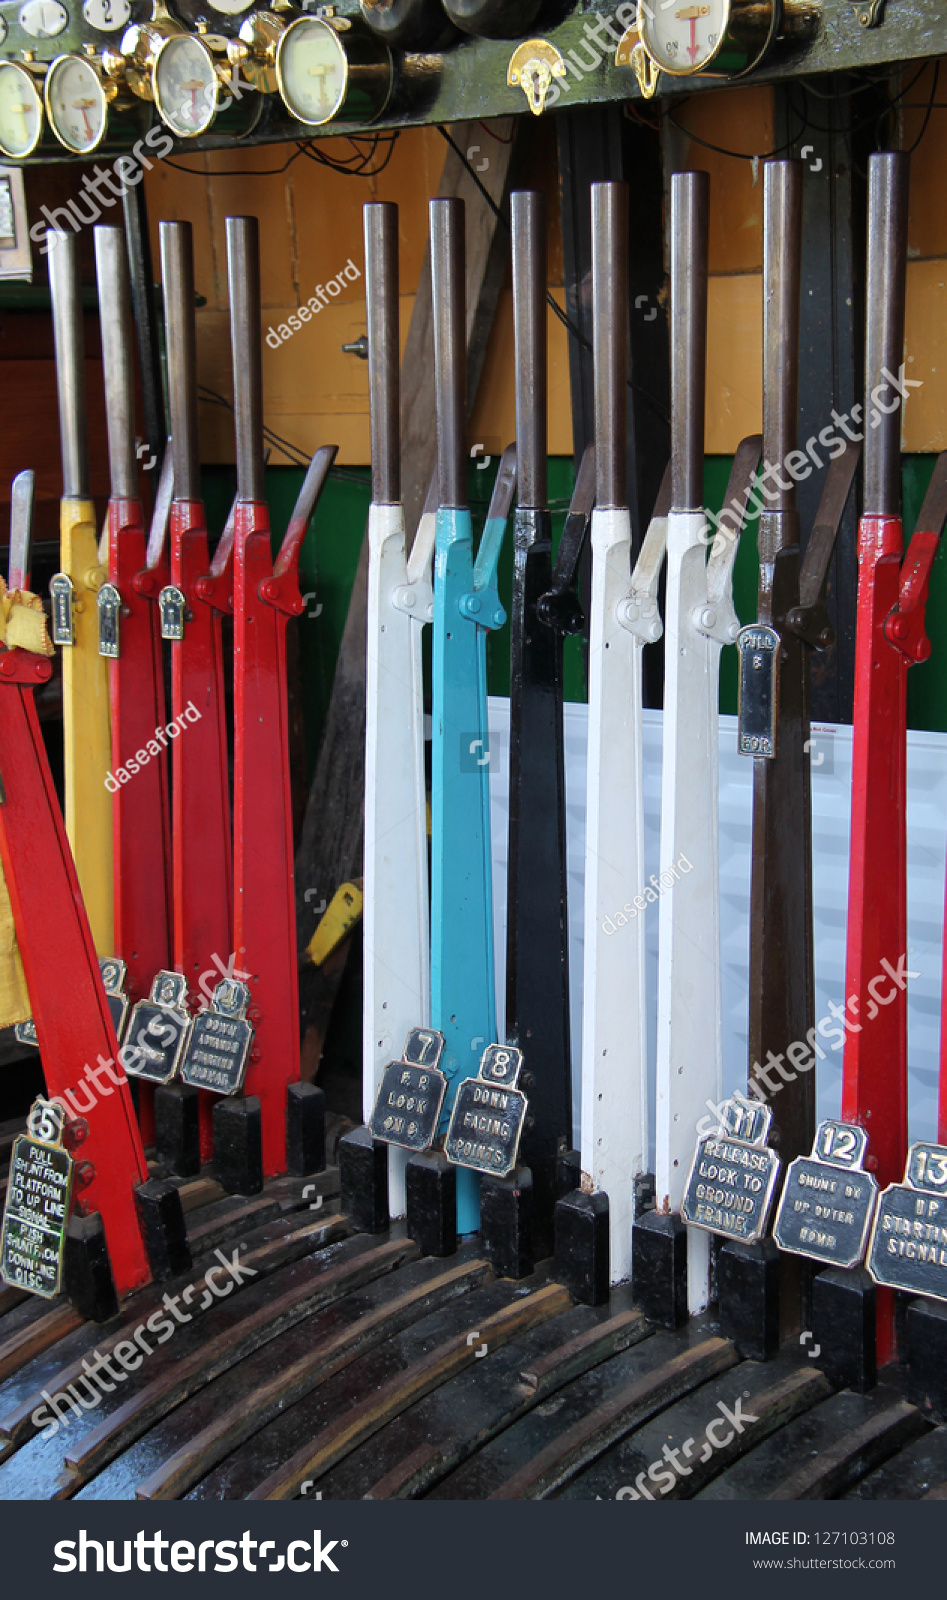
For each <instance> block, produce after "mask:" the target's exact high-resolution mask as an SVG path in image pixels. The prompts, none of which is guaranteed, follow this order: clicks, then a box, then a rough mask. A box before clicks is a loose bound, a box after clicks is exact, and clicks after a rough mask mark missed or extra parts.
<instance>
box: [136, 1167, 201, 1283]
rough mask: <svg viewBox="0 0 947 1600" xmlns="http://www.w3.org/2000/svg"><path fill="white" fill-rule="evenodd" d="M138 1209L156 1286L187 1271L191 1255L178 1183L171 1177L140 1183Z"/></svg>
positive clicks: (137, 1196) (137, 1193) (137, 1192)
mask: <svg viewBox="0 0 947 1600" xmlns="http://www.w3.org/2000/svg"><path fill="white" fill-rule="evenodd" d="M135 1210H136V1212H137V1213H138V1225H139V1227H140V1228H141V1234H142V1238H143V1239H144V1241H145V1249H146V1250H147V1252H148V1261H149V1263H150V1266H151V1275H152V1277H153V1278H154V1280H155V1283H165V1282H166V1281H167V1279H168V1278H173V1277H174V1275H175V1273H178V1272H187V1270H188V1268H189V1267H190V1265H191V1252H190V1249H189V1247H188V1242H187V1224H186V1222H185V1220H184V1208H183V1206H182V1205H181V1191H180V1189H179V1188H178V1186H177V1184H176V1183H173V1182H172V1181H171V1179H169V1178H149V1179H148V1181H147V1182H146V1183H139V1184H138V1185H137V1187H136V1189H135Z"/></svg>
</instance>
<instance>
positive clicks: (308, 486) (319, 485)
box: [273, 444, 339, 578]
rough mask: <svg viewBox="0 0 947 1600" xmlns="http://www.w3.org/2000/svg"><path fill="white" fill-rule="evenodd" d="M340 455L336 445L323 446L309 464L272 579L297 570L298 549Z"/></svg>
mask: <svg viewBox="0 0 947 1600" xmlns="http://www.w3.org/2000/svg"><path fill="white" fill-rule="evenodd" d="M338 453H339V447H338V445H337V444H325V445H323V446H322V448H321V449H320V450H317V451H316V453H315V455H314V456H313V458H312V460H311V461H310V463H309V470H308V472H307V473H306V476H305V479H304V481H303V486H302V488H301V489H300V491H299V495H298V497H297V500H296V504H295V506H294V507H293V514H292V516H291V517H290V519H289V525H288V527H287V529H286V532H285V534H284V535H283V542H282V544H281V545H280V551H279V555H278V556H277V558H276V565H275V566H274V568H273V577H274V578H283V577H286V576H287V575H289V574H292V575H293V576H295V573H296V566H297V563H298V561H299V549H300V546H301V544H302V542H303V540H304V539H305V537H306V529H307V528H308V526H309V519H310V517H311V516H312V513H313V511H314V510H315V508H316V502H317V501H318V499H319V496H320V495H321V493H322V491H323V489H324V488H325V483H326V479H327V478H328V476H329V468H330V467H331V466H332V463H333V461H334V460H335V458H336V456H337V455H338Z"/></svg>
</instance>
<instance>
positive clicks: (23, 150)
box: [0, 61, 43, 157]
mask: <svg viewBox="0 0 947 1600" xmlns="http://www.w3.org/2000/svg"><path fill="white" fill-rule="evenodd" d="M42 127H43V107H42V102H41V101H40V97H39V95H38V94H37V92H36V88H35V86H34V84H33V80H32V78H31V77H30V75H29V73H28V72H25V71H24V70H23V68H22V67H19V66H17V64H16V62H15V61H0V150H2V151H3V153H4V155H7V156H17V157H19V156H28V155H29V154H30V153H31V151H33V150H35V148H36V146H37V144H38V143H39V136H40V133H41V131H42Z"/></svg>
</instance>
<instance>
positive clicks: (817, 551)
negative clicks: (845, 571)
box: [787, 443, 861, 650]
mask: <svg viewBox="0 0 947 1600" xmlns="http://www.w3.org/2000/svg"><path fill="white" fill-rule="evenodd" d="M860 455H861V445H860V444H854V443H852V444H847V445H846V446H845V449H844V450H843V451H842V454H841V455H839V456H836V458H835V460H834V461H833V462H832V463H831V465H830V466H829V470H828V472H827V473H826V477H825V485H824V487H823V490H822V498H821V499H820V501H819V509H818V511H817V512H816V518H815V525H814V527H813V529H812V532H811V534H810V535H809V543H808V544H807V546H806V553H805V556H804V558H803V562H802V568H801V570H800V573H799V604H798V606H793V608H792V610H791V611H790V613H789V616H788V618H787V622H788V624H789V627H790V628H791V629H792V631H793V633H797V634H798V635H799V637H800V639H805V641H806V644H810V645H811V646H812V648H813V650H825V649H826V648H827V647H828V646H829V645H830V644H831V643H832V641H833V639H834V638H835V634H834V632H833V629H832V624H831V623H830V621H829V614H828V611H827V610H826V606H825V582H826V578H827V576H828V570H829V561H830V559H831V556H832V551H833V549H834V546H835V540H836V537H837V535H838V530H839V524H840V523H841V520H842V513H843V512H844V510H845V507H846V505H847V503H848V497H849V495H850V494H851V491H852V484H853V483H854V481H855V470H856V468H857V466H858V461H859V457H860Z"/></svg>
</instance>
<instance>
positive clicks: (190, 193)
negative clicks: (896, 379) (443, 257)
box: [3, 68, 947, 488]
mask: <svg viewBox="0 0 947 1600" xmlns="http://www.w3.org/2000/svg"><path fill="white" fill-rule="evenodd" d="M931 71H932V68H929V69H928V71H927V72H926V73H925V74H924V75H923V76H922V78H921V79H920V81H919V82H918V84H917V85H916V87H915V89H914V90H912V92H911V95H910V97H909V100H910V102H911V104H914V103H921V104H924V103H925V102H926V100H927V98H928V95H929V93H930V72H931ZM922 117H923V112H922V111H920V110H907V111H905V113H904V134H905V142H906V143H908V144H909V143H911V142H912V140H913V139H914V138H915V137H916V135H917V133H918V132H919V131H920V124H921V120H922ZM679 120H680V122H681V124H682V125H683V126H684V127H685V128H686V129H687V130H688V131H689V132H691V133H693V134H696V135H697V136H698V137H699V138H702V139H706V140H709V141H710V142H711V143H713V144H718V145H721V146H723V147H725V148H727V149H733V150H741V151H745V152H746V153H747V154H752V153H753V152H754V151H766V150H769V149H771V148H772V145H773V115H772V94H771V91H770V90H768V89H765V88H759V89H755V88H742V89H731V90H724V91H721V92H720V93H715V94H704V95H695V96H693V97H692V98H691V99H690V100H689V101H688V103H687V105H686V106H685V107H684V108H683V109H682V110H681V112H680V118H679ZM675 138H676V140H677V151H676V156H677V159H678V161H679V164H681V165H684V166H695V167H698V166H699V167H704V168H706V169H707V170H708V171H709V172H710V174H711V182H712V222H711V249H710V267H711V285H710V322H709V348H708V396H707V450H708V453H710V454H728V453H730V452H731V451H732V450H733V449H734V447H735V445H736V443H737V442H738V440H739V439H740V438H741V437H743V435H744V434H746V433H748V432H751V431H753V429H755V428H758V427H759V426H760V413H761V378H762V371H761V367H762V363H761V287H760V285H761V278H760V272H761V257H762V181H761V176H760V175H757V178H756V181H755V182H754V173H753V168H752V164H751V163H750V162H749V161H736V160H733V159H732V158H731V157H727V156H723V155H719V154H716V153H715V152H713V151H711V150H708V149H706V148H705V147H704V146H703V145H700V144H697V143H696V142H692V141H689V140H687V139H686V137H685V135H684V134H678V135H675ZM490 145H491V135H490V133H489V132H488V131H487V130H486V129H485V130H484V132H483V137H482V141H481V143H480V147H479V148H476V149H474V151H473V154H472V157H471V159H472V160H473V162H474V164H475V165H477V164H478V163H480V162H482V161H484V160H489V159H490ZM549 146H550V150H551V149H552V147H553V146H552V141H551V140H550V141H549ZM322 148H324V149H325V150H326V152H327V153H328V154H330V155H333V156H335V158H336V159H340V158H344V157H349V156H351V154H352V147H351V145H350V144H349V143H348V141H346V140H343V139H338V140H331V141H328V142H326V143H325V144H324V146H322ZM444 150H445V145H444V141H443V140H442V138H441V137H440V135H439V134H438V132H437V130H436V129H433V128H425V129H412V130H408V131H406V132H405V133H403V134H402V135H401V137H400V139H399V140H398V142H397V144H396V146H395V149H394V151H393V153H392V157H391V160H390V162H389V163H388V165H387V166H386V168H385V170H384V171H383V172H382V173H381V174H380V175H379V176H377V177H375V178H364V179H356V178H352V177H343V176H341V175H339V174H338V173H335V172H332V171H330V170H328V169H327V168H326V167H324V166H322V165H320V164H318V163H317V162H315V161H313V160H311V159H309V158H307V157H306V156H304V155H300V156H298V157H297V158H296V159H295V160H293V162H292V164H291V165H290V166H289V167H288V168H287V169H286V171H285V172H283V173H279V172H276V171H274V169H275V168H278V167H279V166H280V165H281V163H282V162H283V161H285V160H286V159H287V157H288V156H289V155H291V154H292V152H291V149H290V148H289V147H285V146H279V147H264V148H261V149H243V150H234V151H232V152H226V153H224V152H215V153H213V154H210V155H203V156H202V155H196V154H195V155H193V156H189V157H184V156H182V157H177V158H175V161H174V165H172V163H171V162H168V161H165V162H162V163H158V164H157V165H156V166H155V167H154V168H153V170H152V171H151V172H150V173H149V174H148V177H147V180H146V183H147V196H148V205H149V212H150V216H151V220H152V227H153V229H154V232H155V239H154V249H155V259H156V261H157V222H158V219H159V218H161V217H172V218H176V217H186V218H188V219H189V220H190V221H191V222H192V224H193V226H194V236H195V256H196V280H197V288H198V291H199V293H200V294H201V295H203V296H204V297H205V298H206V301H207V304H206V305H205V306H204V307H202V308H201V310H200V311H199V313H198V347H199V364H200V378H201V381H202V383H204V384H206V385H208V386H209V387H210V388H212V389H215V390H217V391H218V392H220V393H222V394H224V395H226V396H227V397H230V396H231V395H232V392H233V389H232V379H231V372H230V346H229V329H228V318H227V303H228V301H227V283H226V256H225V250H224V218H225V216H226V215H227V214H228V212H251V213H253V214H255V215H257V216H258V217H259V218H260V221H261V235H262V247H263V263H262V268H263V274H262V275H263V294H264V304H265V315H264V327H265V328H268V327H270V326H272V327H274V328H278V327H279V325H280V324H281V323H285V320H286V317H287V316H288V314H289V313H290V312H291V311H293V310H295V308H296V306H297V305H298V304H299V303H300V302H304V301H306V300H307V299H308V298H309V296H310V295H311V294H313V292H314V290H315V287H316V285H317V284H319V283H322V284H325V283H326V281H327V280H328V279H329V278H335V277H337V276H338V274H339V273H340V271H341V270H342V269H343V268H344V267H345V266H346V263H347V262H350V261H351V262H352V263H353V264H354V265H355V266H356V267H357V268H358V269H359V272H361V271H362V265H363V263H362V244H361V207H362V203H363V201H364V200H366V199H368V198H377V199H388V200H394V201H396V202H397V203H398V205H399V207H400V212H401V287H402V319H401V321H402V334H403V335H404V334H405V333H406V331H407V327H408V322H409V318H410V312H411V306H412V304H413V297H414V291H415V288H416V286H417V281H418V277H419V274H420V271H421V266H422V262H423V258H424V242H425V237H426V230H427V199H428V196H429V195H431V194H433V193H436V191H437V184H438V178H439V175H440V170H441V166H442V164H443V158H444ZM535 181H537V182H538V183H540V184H541V186H542V187H543V188H544V190H545V191H546V193H547V196H548V199H549V206H550V231H551V241H550V242H551V246H552V248H551V250H550V272H549V276H550V287H551V289H552V291H553V293H554V294H556V295H557V298H558V299H559V301H560V303H561V301H562V294H561V284H562V258H561V250H560V248H559V238H558V209H557V208H558V191H557V182H556V173H555V165H554V160H553V159H552V157H551V156H549V157H548V158H544V160H543V162H542V163H541V168H540V169H539V170H537V173H536V179H535ZM806 181H807V182H813V183H817V182H819V181H820V180H819V175H818V174H811V175H810V176H808V177H807V180H806ZM945 193H947V116H945V114H944V112H943V111H942V110H939V109H938V110H935V111H934V112H933V114H932V117H931V120H930V125H929V127H928V129H927V132H926V134H925V137H924V138H923V140H922V142H921V144H920V146H919V148H918V150H917V151H916V153H915V155H914V157H913V160H912V180H911V222H910V242H909V256H910V261H909V266H908V305H907V334H906V360H907V363H908V371H909V375H910V376H912V377H915V378H919V379H921V380H922V382H923V387H922V388H921V389H919V390H916V391H915V392H914V395H913V396H912V399H911V403H910V405H909V406H907V407H906V409H905V413H904V447H905V449H906V450H909V451H917V452H925V451H935V450H941V449H944V448H945V447H947V208H945V206H944V203H943V196H944V194H945ZM632 199H633V197H632ZM5 321H7V322H9V321H10V319H5ZM21 328H22V330H23V331H24V332H25V331H26V326H25V320H24V322H23V324H21ZM364 331H365V305H364V280H363V278H361V277H360V278H359V279H356V280H354V281H352V279H351V274H350V277H349V280H348V281H345V284H344V289H343V290H342V292H341V293H340V294H339V295H338V296H337V297H336V298H333V299H331V301H330V304H329V305H328V306H327V307H326V308H325V309H324V310H322V311H321V312H320V313H319V315H318V316H315V317H313V319H312V320H311V321H310V322H309V323H308V324H306V325H304V326H303V327H302V328H301V330H300V331H299V332H297V333H294V335H293V337H292V338H291V339H290V340H289V341H287V342H286V343H281V344H280V346H279V348H278V349H272V348H270V347H269V346H265V347H264V352H263V359H264V386H265V402H266V416H267V421H268V422H269V423H270V425H271V426H272V427H274V428H276V430H277V431H278V432H281V433H283V434H284V435H285V436H286V437H288V438H290V439H291V440H292V441H293V442H294V443H296V444H298V445H299V446H301V447H302V448H304V449H307V450H310V451H311V450H313V449H315V448H316V446H317V445H319V444H320V443H325V442H327V441H329V440H331V441H334V442H338V444H339V446H340V458H339V459H340V461H341V462H347V463H366V462H367V460H368V394H367V368H366V364H365V363H364V362H362V361H360V360H359V359H358V358H357V357H354V356H350V355H343V353H342V351H341V346H342V344H343V343H348V342H351V341H352V340H354V339H356V338H357V337H358V336H359V334H360V333H363V332H364ZM566 341H567V335H566V332H565V330H564V328H563V327H562V325H561V324H560V323H559V322H558V321H556V320H555V319H553V318H550V328H549V356H550V397H549V443H550V451H551V452H552V453H553V454H556V455H563V456H567V455H569V454H571V450H572V437H571V420H570V414H569V386H568V362H567V346H566ZM48 342H49V341H48V340H45V341H44V340H40V341H39V342H38V344H34V346H33V349H32V350H31V351H30V354H34V353H35V351H36V350H38V348H39V346H40V345H41V346H42V355H43V357H45V358H46V360H48V353H47V350H46V348H45V345H46V344H47V343H48ZM9 343H10V334H8V335H7V344H8V345H9ZM21 343H22V340H21V339H19V338H18V339H16V340H14V341H13V346H12V347H9V348H7V349H6V350H5V351H4V352H3V354H5V355H6V358H7V360H8V361H9V360H11V358H13V361H14V362H15V360H16V359H17V358H18V357H19V358H20V359H22V357H23V355H24V354H25V352H23V351H22V350H21V349H19V348H18V346H19V345H20V344H21ZM93 352H94V340H93V339H92V338H90V356H92V361H91V362H90V365H94V366H95V368H96V369H98V363H97V362H96V361H95V355H97V352H95V354H93ZM39 376H40V371H39V366H35V367H33V368H32V369H31V372H30V378H31V379H32V380H33V381H31V382H29V383H28V385H27V387H28V389H30V390H31V391H32V392H33V393H34V394H36V393H37V391H39V390H42V398H43V402H44V405H45V411H44V420H46V415H45V414H46V412H49V413H50V415H49V418H48V421H49V423H52V422H53V417H54V406H55V399H54V394H53V393H52V392H50V391H51V390H52V384H51V372H50V373H49V374H48V377H49V379H50V381H49V382H47V383H43V384H38V383H37V382H36V379H37V378H39ZM90 376H97V370H96V373H95V374H91V375H90ZM7 377H8V380H9V379H10V378H13V377H14V366H13V365H11V366H10V368H9V370H8V373H7ZM21 387H22V385H21V383H20V381H19V375H17V377H16V379H15V381H14V383H13V385H9V383H8V392H9V391H10V390H11V389H12V390H18V389H20V388H21ZM91 388H93V389H95V390H96V393H95V395H94V397H93V402H92V403H93V406H94V409H95V410H96V411H97V410H98V406H99V396H98V385H97V384H96V383H92V384H91ZM35 420H36V419H35V418H34V419H33V421H34V423H35ZM47 431H52V429H47V428H45V427H44V428H43V429H42V430H41V432H43V433H45V432H47ZM93 431H94V433H95V436H96V439H98V438H99V436H100V430H99V429H98V428H96V429H95V430H93ZM512 434H513V366H512V296H511V291H510V286H509V282H507V285H506V287H505V288H504V290H503V293H502V295H501V299H500V305H499V309H498V313H497V318H496V324H495V327H494V331H493V336H492V339H491V342H490V347H489V350H488V353H487V359H486V365H485V369H484V374H483V379H482V383H481V388H480V394H479V398H478V402H477V406H476V410H475V413H474V416H473V417H472V418H471V426H470V443H471V445H474V444H476V443H480V444H482V445H483V447H484V451H485V452H486V453H488V454H495V453H496V452H497V451H498V450H499V449H500V448H501V447H502V445H503V444H504V443H506V442H507V441H508V440H509V439H510V438H511V437H512ZM201 454H202V459H203V460H204V461H205V462H208V463H211V462H219V463H227V462H230V461H232V460H233V437H232V426H231V422H230V419H229V417H228V415H227V414H226V413H225V412H224V411H222V410H221V409H220V408H215V407H213V406H209V405H204V406H202V408H201ZM271 459H272V460H273V462H274V463H278V462H279V461H280V460H281V459H282V458H281V457H280V456H279V455H278V454H276V453H274V455H273V456H272V458H271ZM96 466H97V469H98V470H97V471H96V478H97V480H98V478H99V477H100V476H102V468H103V467H104V462H102V463H100V462H99V461H98V459H97V461H96ZM96 487H97V488H100V487H101V486H100V485H99V484H98V482H97V485H96Z"/></svg>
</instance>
